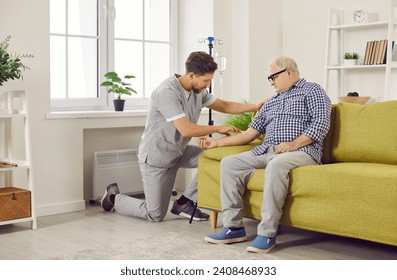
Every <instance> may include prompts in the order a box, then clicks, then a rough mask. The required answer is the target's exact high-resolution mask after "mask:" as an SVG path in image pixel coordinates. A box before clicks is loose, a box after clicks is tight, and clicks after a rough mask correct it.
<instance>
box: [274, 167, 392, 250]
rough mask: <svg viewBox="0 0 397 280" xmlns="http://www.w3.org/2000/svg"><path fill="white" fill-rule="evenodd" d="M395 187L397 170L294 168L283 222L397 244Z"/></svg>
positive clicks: (384, 168) (383, 168)
mask: <svg viewBox="0 0 397 280" xmlns="http://www.w3.org/2000/svg"><path fill="white" fill-rule="evenodd" d="M314 174H315V175H314ZM396 182H397V166H396V165H388V164H378V163H360V162H344V163H334V164H326V165H312V166H303V167H299V168H296V169H294V170H292V172H291V173H290V190H289V193H288V196H287V199H286V203H285V205H284V213H283V217H282V219H281V223H283V224H288V225H293V226H295V227H300V228H305V229H309V230H315V231H320V232H327V233H333V234H338V235H343V236H353V237H357V238H362V239H367V240H372V241H378V242H382V243H387V244H392V245H397V234H396V232H397V223H396V220H395V219H396V217H397V185H396ZM368 225H371V226H368Z"/></svg>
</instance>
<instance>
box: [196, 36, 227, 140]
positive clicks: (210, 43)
mask: <svg viewBox="0 0 397 280" xmlns="http://www.w3.org/2000/svg"><path fill="white" fill-rule="evenodd" d="M206 41H208V53H209V55H210V56H212V49H213V48H214V42H215V43H218V45H222V44H223V42H222V40H219V39H215V38H214V37H207V38H202V39H199V40H198V42H199V43H205V42H206ZM208 91H209V93H212V81H211V84H210V87H209V89H208ZM208 125H214V121H213V120H212V110H211V109H209V111H208ZM210 136H211V135H210Z"/></svg>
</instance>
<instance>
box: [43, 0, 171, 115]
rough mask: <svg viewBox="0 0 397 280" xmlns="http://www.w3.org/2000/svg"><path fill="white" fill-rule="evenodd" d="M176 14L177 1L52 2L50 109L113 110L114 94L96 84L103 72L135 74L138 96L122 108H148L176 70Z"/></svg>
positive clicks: (134, 84)
mask: <svg viewBox="0 0 397 280" xmlns="http://www.w3.org/2000/svg"><path fill="white" fill-rule="evenodd" d="M176 15H177V0H108V1H106V0H84V1H81V0H51V1H50V43H51V54H50V63H51V103H52V108H53V109H54V110H56V109H62V110H65V109H75V110H76V109H79V110H100V109H110V108H113V103H112V100H113V98H114V96H113V95H112V94H107V92H106V89H105V88H103V87H102V88H101V87H99V84H100V83H101V82H102V81H104V80H105V78H104V77H103V75H104V74H105V73H106V72H108V71H116V72H117V73H119V75H121V76H124V75H134V76H136V78H135V79H132V80H131V87H132V88H134V89H135V90H136V91H137V92H138V94H136V95H133V96H131V97H128V96H127V97H125V99H127V101H126V106H127V108H128V109H133V108H144V107H145V106H147V104H148V102H149V97H150V94H151V92H152V91H153V89H154V88H155V87H156V86H157V85H158V84H159V83H160V82H161V81H163V80H164V79H166V78H167V77H169V76H170V75H171V73H173V72H176V71H175V69H176V66H177V56H176V55H175V54H176V46H177V40H176V34H177V32H176V31H177V30H176V28H177V20H176ZM123 98H124V97H123Z"/></svg>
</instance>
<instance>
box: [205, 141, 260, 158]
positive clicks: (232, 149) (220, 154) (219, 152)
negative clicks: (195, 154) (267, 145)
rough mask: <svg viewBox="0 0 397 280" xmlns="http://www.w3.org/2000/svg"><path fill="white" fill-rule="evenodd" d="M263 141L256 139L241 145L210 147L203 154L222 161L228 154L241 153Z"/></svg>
mask: <svg viewBox="0 0 397 280" xmlns="http://www.w3.org/2000/svg"><path fill="white" fill-rule="evenodd" d="M261 143H262V141H261V140H260V139H255V140H254V141H252V142H251V143H249V144H247V145H240V146H228V147H219V148H213V149H208V150H204V153H203V154H202V156H203V157H206V158H209V159H213V160H218V161H220V160H221V159H223V158H224V157H226V156H230V155H234V154H239V153H242V152H246V151H249V150H251V149H252V148H254V147H255V146H258V145H260V144H261Z"/></svg>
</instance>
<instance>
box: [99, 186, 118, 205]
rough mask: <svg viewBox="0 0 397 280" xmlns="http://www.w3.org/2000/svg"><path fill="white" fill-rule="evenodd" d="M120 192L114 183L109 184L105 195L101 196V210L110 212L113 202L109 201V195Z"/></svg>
mask: <svg viewBox="0 0 397 280" xmlns="http://www.w3.org/2000/svg"><path fill="white" fill-rule="evenodd" d="M119 193H120V190H119V187H118V186H117V184H116V183H113V184H110V185H109V186H107V187H106V190H105V194H104V195H103V196H102V199H101V205H102V208H103V210H105V211H110V210H112V209H113V206H114V204H113V202H112V201H111V200H110V196H111V195H116V194H119Z"/></svg>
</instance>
